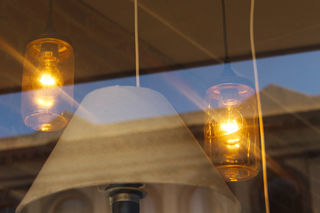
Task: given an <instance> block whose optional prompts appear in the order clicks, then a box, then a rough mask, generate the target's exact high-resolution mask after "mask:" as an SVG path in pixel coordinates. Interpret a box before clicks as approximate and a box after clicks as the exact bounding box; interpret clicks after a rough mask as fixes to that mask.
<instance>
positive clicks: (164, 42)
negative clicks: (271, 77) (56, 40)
mask: <svg viewBox="0 0 320 213" xmlns="http://www.w3.org/2000/svg"><path fill="white" fill-rule="evenodd" d="M48 2H49V1H43V0H2V1H1V3H0V14H1V15H0V29H1V30H0V70H1V72H0V93H8V92H14V91H20V88H21V74H22V63H23V54H24V48H25V46H26V44H27V42H28V41H30V40H31V39H32V38H33V36H35V35H37V34H40V33H41V32H42V30H43V29H44V27H45V24H46V20H47V16H48ZM226 8H227V10H226V12H227V31H228V44H229V51H230V56H231V59H232V60H245V59H250V55H251V53H250V40H249V9H250V0H241V1H239V0H226ZM319 10H320V2H319V1H317V0H306V1H303V3H301V1H298V0H292V1H277V0H269V1H256V10H255V36H256V50H257V54H258V56H259V57H265V56H273V55H280V54H287V53H294V52H300V51H309V50H316V49H319V43H320V23H319V20H320V13H319ZM53 15H54V23H55V26H56V29H57V30H58V32H59V33H61V34H63V35H65V36H66V37H68V38H69V39H70V40H71V41H72V46H73V47H74V49H75V56H76V74H75V82H76V83H79V82H88V81H95V80H103V79H109V78H116V77H124V76H130V75H134V71H133V70H134V66H135V64H134V42H133V1H131V0H117V1H111V0H54V13H53ZM139 37H140V54H141V56H140V62H141V69H142V70H141V72H142V74H146V73H152V72H160V71H168V70H175V69H183V68H186V67H193V66H201V65H209V64H215V63H220V62H222V61H223V58H224V54H225V53H224V48H223V33H222V21H221V1H220V0H202V1H200V2H199V1H192V0H184V1H182V0H174V1H172V0H171V1H169V0H153V1H147V0H139Z"/></svg>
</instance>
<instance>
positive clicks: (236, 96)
mask: <svg viewBox="0 0 320 213" xmlns="http://www.w3.org/2000/svg"><path fill="white" fill-rule="evenodd" d="M222 7H223V19H222V20H223V27H224V36H225V38H224V44H225V52H226V60H225V66H224V70H223V71H222V74H221V76H220V77H219V78H218V79H217V83H216V85H214V86H212V87H210V88H209V89H208V90H207V102H208V110H207V115H208V117H207V122H206V125H205V129H204V134H205V149H206V151H207V153H208V155H209V157H210V159H211V160H212V161H213V163H214V165H215V167H216V168H217V169H218V170H219V171H220V173H221V174H222V176H223V177H224V178H225V180H226V181H241V180H247V179H250V178H252V177H254V176H256V175H257V174H258V171H259V160H258V159H259V156H260V154H259V153H260V152H259V147H258V141H259V129H258V127H259V125H258V111H257V103H256V98H255V90H254V86H253V84H252V82H250V81H249V80H248V79H246V78H243V77H241V76H239V75H237V74H236V73H235V72H234V71H233V70H232V67H231V65H230V61H229V57H228V46H227V34H226V33H227V32H226V20H225V19H226V17H225V3H224V0H222Z"/></svg>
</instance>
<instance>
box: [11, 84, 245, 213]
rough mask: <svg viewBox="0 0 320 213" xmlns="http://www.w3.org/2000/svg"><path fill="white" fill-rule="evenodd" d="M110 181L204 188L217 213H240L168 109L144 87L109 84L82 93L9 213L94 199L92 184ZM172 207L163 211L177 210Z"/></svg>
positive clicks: (218, 176)
mask: <svg viewBox="0 0 320 213" xmlns="http://www.w3.org/2000/svg"><path fill="white" fill-rule="evenodd" d="M110 183H145V184H146V186H147V187H146V191H147V194H150V195H152V194H153V193H152V190H151V189H152V187H153V185H154V186H156V188H157V187H158V189H159V187H160V186H163V189H165V188H166V187H167V188H168V186H170V185H172V184H174V185H175V186H177V187H178V186H190V187H192V188H193V189H194V188H195V187H207V188H209V189H211V191H212V192H213V193H214V194H215V195H214V196H213V197H214V199H215V200H216V201H217V199H220V201H221V202H223V204H225V205H222V204H221V203H220V204H219V205H222V207H221V208H222V209H223V210H221V211H220V212H230V213H231V212H232V213H235V212H239V209H240V208H239V203H238V201H237V200H236V199H235V197H234V196H233V194H232V193H231V192H230V190H229V189H228V187H227V185H226V184H225V183H224V181H223V179H222V178H221V177H220V175H219V173H218V172H217V171H216V170H215V169H214V167H213V166H212V165H211V164H210V162H209V161H208V159H207V158H206V156H205V154H204V153H203V152H202V150H201V148H200V146H199V145H198V144H197V142H196V141H195V140H194V139H193V137H192V136H191V135H190V134H189V132H188V131H187V129H186V128H185V126H184V124H183V122H182V121H181V119H180V117H179V116H178V115H177V113H176V112H175V110H174V109H173V107H172V106H171V105H170V104H169V103H168V101H167V100H166V99H165V98H164V97H163V96H162V95H161V94H159V93H158V92H155V91H153V90H150V89H146V88H137V87H120V86H115V87H107V88H103V89H99V90H96V91H93V92H91V93H90V94H88V95H87V96H86V97H85V98H84V100H83V101H82V103H81V105H80V107H79V109H78V110H77V112H76V113H75V115H74V117H73V118H72V120H71V121H70V123H69V125H68V126H67V128H66V130H65V131H64V133H63V134H62V136H61V138H60V140H59V141H58V143H57V145H56V147H55V149H54V150H53V152H52V153H51V155H50V156H49V158H48V160H47V161H46V163H45V164H44V166H43V168H42V169H41V171H40V172H39V175H38V176H37V178H36V179H35V181H34V183H33V185H32V187H31V188H30V190H29V191H28V193H27V194H26V196H25V197H24V199H23V200H22V202H21V203H20V205H19V206H18V208H17V211H18V212H20V211H21V210H23V209H27V208H25V207H26V206H27V205H28V204H30V203H33V205H34V203H37V202H39V201H40V200H43V199H46V198H47V197H50V196H53V195H55V196H56V193H58V192H60V193H61V192H65V191H67V190H72V189H83V190H85V191H86V190H87V191H88V190H91V192H90V193H91V195H90V197H95V196H93V195H92V193H93V192H92V190H93V188H94V190H93V191H94V194H95V193H96V189H95V186H99V185H103V184H110ZM159 184H160V185H159ZM172 186H173V185H172ZM90 188H91V189H90ZM160 188H161V187H160ZM173 188H174V187H169V189H173ZM148 190H149V191H148ZM160 191H161V190H160ZM178 191H179V190H178ZM160 194H163V195H164V194H167V195H171V196H173V194H174V193H172V192H171V193H160ZM163 195H159V196H160V197H161V196H163ZM101 196H102V195H101ZM159 196H158V198H159ZM147 197H148V196H147ZM155 197H157V196H155ZM191 197H192V196H191ZM191 197H190V199H191ZM211 197H212V196H211ZM148 199H155V200H154V202H155V203H157V202H158V201H157V199H156V198H154V197H152V196H150V197H149V198H148ZM148 199H143V200H142V206H143V205H144V204H143V203H144V202H145V200H146V201H147V200H148ZM95 200H97V199H95ZM171 200H172V199H171ZM180 202H181V201H180ZM188 202H189V201H188ZM190 202H191V201H190ZM214 203H219V202H214ZM104 205H105V204H104ZM186 205H187V203H186ZM188 205H189V204H188ZM168 208H169V207H168ZM170 208H171V207H170ZM173 209H174V210H170V211H169V209H164V211H165V212H172V213H173V212H175V213H178V212H183V211H182V210H181V208H178V207H174V208H173ZM179 209H180V210H179ZM149 210H150V209H149ZM42 211H43V212H46V211H45V210H42ZM144 211H146V210H143V208H142V212H144ZM32 212H33V213H35V211H34V210H33V211H32ZM70 212H71V211H70ZM92 212H98V211H96V210H92ZM106 212H107V211H106ZM151 212H152V211H151ZM156 212H159V211H156Z"/></svg>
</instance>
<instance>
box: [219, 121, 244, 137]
mask: <svg viewBox="0 0 320 213" xmlns="http://www.w3.org/2000/svg"><path fill="white" fill-rule="evenodd" d="M220 130H221V131H222V134H223V135H230V134H232V133H235V132H237V131H238V130H239V125H238V123H237V121H236V120H227V121H225V122H222V123H221V124H220Z"/></svg>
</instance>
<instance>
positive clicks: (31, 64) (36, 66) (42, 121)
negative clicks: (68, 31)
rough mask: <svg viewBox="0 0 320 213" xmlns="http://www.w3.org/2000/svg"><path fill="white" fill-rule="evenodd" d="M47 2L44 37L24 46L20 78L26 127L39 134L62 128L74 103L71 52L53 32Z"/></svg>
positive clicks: (41, 36)
mask: <svg viewBox="0 0 320 213" xmlns="http://www.w3.org/2000/svg"><path fill="white" fill-rule="evenodd" d="M49 2H50V14H49V18H48V23H47V27H46V30H45V33H44V34H42V35H40V36H38V37H36V38H35V39H34V40H32V41H31V42H29V43H28V44H27V46H26V51H25V59H24V60H25V61H24V65H23V77H22V103H21V112H22V116H23V119H24V122H25V124H26V125H27V126H29V127H31V128H32V129H35V130H39V131H56V130H59V129H61V128H63V127H64V126H65V125H66V124H67V122H68V118H67V117H66V116H65V113H66V112H70V111H72V99H73V83H74V54H73V48H72V46H71V45H70V43H69V42H67V41H66V39H64V38H62V37H61V36H60V35H58V34H57V33H56V31H55V30H54V27H53V23H52V0H50V1H49Z"/></svg>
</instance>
